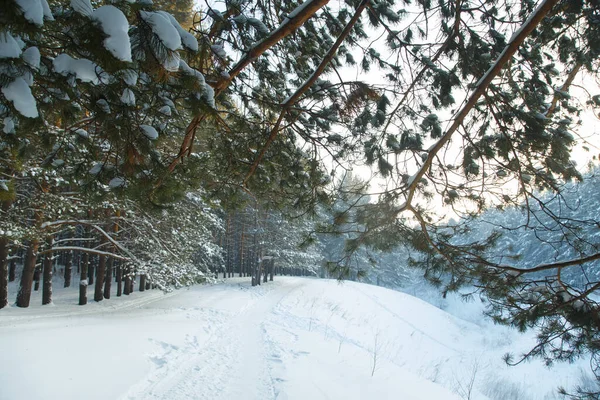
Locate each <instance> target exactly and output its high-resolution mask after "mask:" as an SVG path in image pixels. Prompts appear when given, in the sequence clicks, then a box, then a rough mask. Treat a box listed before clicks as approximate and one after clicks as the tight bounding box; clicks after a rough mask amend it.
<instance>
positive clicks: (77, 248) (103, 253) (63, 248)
mask: <svg viewBox="0 0 600 400" xmlns="http://www.w3.org/2000/svg"><path fill="white" fill-rule="evenodd" d="M55 251H81V252H84V253H90V254H96V255H100V256H107V257H113V258H117V259H119V260H124V261H130V260H131V259H130V258H128V257H123V256H121V255H118V254H115V253H111V252H108V251H102V250H95V249H89V248H87V247H80V246H59V247H53V248H51V249H47V250H43V251H40V252H38V253H37V254H38V256H39V255H42V254H48V253H53V252H55Z"/></svg>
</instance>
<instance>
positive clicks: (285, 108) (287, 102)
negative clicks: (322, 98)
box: [243, 0, 369, 186]
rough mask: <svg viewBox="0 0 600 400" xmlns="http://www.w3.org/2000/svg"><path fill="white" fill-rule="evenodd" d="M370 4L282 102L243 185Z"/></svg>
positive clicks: (361, 10)
mask: <svg viewBox="0 0 600 400" xmlns="http://www.w3.org/2000/svg"><path fill="white" fill-rule="evenodd" d="M368 4H369V0H363V1H362V3H361V4H360V5H359V6H358V8H357V9H356V12H355V13H354V15H353V16H352V19H351V20H350V21H349V22H348V24H347V25H346V27H345V28H344V30H343V31H342V33H341V34H340V36H339V37H338V38H337V40H336V41H335V43H334V44H333V46H331V48H330V49H329V51H328V52H327V54H326V55H325V57H324V58H323V60H321V63H320V64H319V66H318V67H317V69H316V70H315V72H313V74H312V75H311V76H310V77H309V78H308V79H307V80H306V81H305V82H304V84H302V86H300V87H299V88H298V89H296V91H295V92H294V93H293V94H292V95H291V96H290V97H288V98H287V99H286V100H285V101H284V102H283V103H282V104H281V108H282V109H281V112H280V114H279V118H277V122H276V123H275V126H274V127H273V129H272V130H271V134H270V135H269V137H268V138H267V141H266V143H265V144H264V146H263V147H262V148H261V150H260V152H259V154H258V156H257V157H256V159H255V160H254V163H253V164H252V167H250V171H249V172H248V174H247V175H246V178H244V183H243V186H246V184H247V183H248V180H249V179H250V178H251V177H252V175H254V173H255V172H256V169H257V168H258V165H259V164H260V162H261V161H262V159H263V157H264V156H265V153H266V152H267V149H268V148H269V146H270V145H271V143H272V142H273V140H275V138H276V137H277V134H278V133H279V132H280V131H281V122H282V121H283V118H284V116H285V114H286V113H287V112H288V110H289V109H290V108H291V107H292V106H293V105H294V104H295V103H296V102H297V101H298V100H299V99H300V97H301V96H302V95H303V94H304V93H306V91H307V90H308V89H309V88H310V87H311V86H312V85H313V84H314V83H315V82H316V81H317V79H319V76H321V75H322V74H323V72H324V71H325V68H327V65H329V63H330V62H331V60H333V57H334V56H335V54H336V53H337V50H338V48H339V47H340V46H341V45H342V43H343V42H344V41H345V40H346V38H347V37H348V35H349V34H350V32H351V31H352V28H353V27H354V25H355V24H356V22H357V21H358V19H359V18H360V15H361V14H362V12H363V10H364V9H365V7H367V5H368Z"/></svg>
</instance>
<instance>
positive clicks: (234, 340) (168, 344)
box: [0, 277, 587, 400]
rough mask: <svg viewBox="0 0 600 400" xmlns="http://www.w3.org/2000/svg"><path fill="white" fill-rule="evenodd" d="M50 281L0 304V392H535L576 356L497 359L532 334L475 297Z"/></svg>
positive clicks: (488, 395) (14, 399)
mask: <svg viewBox="0 0 600 400" xmlns="http://www.w3.org/2000/svg"><path fill="white" fill-rule="evenodd" d="M58 286H59V285H57V290H56V292H55V304H54V305H52V306H41V305H40V303H41V301H39V300H40V299H39V293H35V294H34V296H35V298H34V299H32V305H33V306H32V307H31V308H30V309H18V308H15V307H11V308H8V309H3V310H0V400H21V399H28V400H29V399H31V400H46V399H49V400H50V399H51V400H55V399H58V400H68V399H74V400H75V399H77V400H79V399H86V400H107V399H108V400H112V399H115V400H116V399H121V400H145V399H150V400H187V399H198V400H259V399H260V400H304V399H311V400H321V399H323V400H325V399H344V400H361V399H377V400H380V399H403V400H432V399H435V400H437V399H440V400H458V399H461V398H463V399H464V398H470V399H473V400H500V399H502V400H505V399H531V400H548V399H556V398H558V397H556V396H555V394H556V393H555V390H556V387H557V386H558V385H563V386H566V387H572V386H574V385H577V384H578V383H580V379H581V374H582V372H581V371H583V370H585V368H587V365H586V361H585V360H582V361H581V362H579V363H577V364H573V365H568V364H558V365H556V367H555V369H553V370H549V369H547V368H544V367H542V364H541V363H540V362H532V363H528V364H521V365H519V366H518V367H515V368H509V367H507V366H506V365H505V364H504V363H503V362H502V359H501V358H502V355H503V354H504V353H506V352H507V351H511V352H515V353H519V352H520V351H523V350H526V349H527V348H528V347H529V346H531V344H532V343H533V340H534V336H533V335H532V334H529V335H520V334H518V333H517V332H515V331H511V330H508V329H507V328H504V327H498V326H494V325H493V324H491V323H489V322H486V321H484V320H482V319H481V317H480V316H478V312H480V311H481V305H477V304H464V303H456V304H455V306H454V307H452V306H451V307H450V309H451V311H452V308H454V310H453V313H454V315H461V318H463V319H461V318H458V317H456V316H454V315H451V314H449V313H447V312H445V311H442V310H440V309H438V308H436V307H433V306H432V305H431V304H429V303H426V302H424V301H421V300H419V299H417V298H415V297H412V296H410V295H407V294H404V293H399V292H394V291H391V290H387V289H382V288H378V287H374V286H369V285H362V284H358V283H354V282H346V283H344V284H342V285H340V284H338V283H337V282H335V281H330V280H317V279H304V278H288V277H276V280H275V282H268V283H267V284H263V285H262V286H260V287H254V288H253V287H251V286H250V284H249V282H248V279H244V278H234V279H229V280H227V281H226V282H223V283H219V284H216V285H212V286H196V287H192V288H190V289H183V290H179V291H176V292H174V293H170V294H167V295H164V294H162V293H160V292H158V291H151V292H144V293H139V292H136V293H134V294H132V295H131V296H123V297H119V298H114V299H111V300H110V301H103V302H101V303H94V302H91V303H90V304H89V305H87V306H85V307H79V306H77V305H75V304H76V300H77V290H76V288H75V289H62V288H61V289H58ZM12 295H13V294H11V296H12ZM469 308H471V310H469ZM469 382H472V383H473V384H472V387H471V386H470V384H469ZM467 388H470V389H469V391H470V393H467V392H466V390H467Z"/></svg>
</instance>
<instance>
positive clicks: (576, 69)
mask: <svg viewBox="0 0 600 400" xmlns="http://www.w3.org/2000/svg"><path fill="white" fill-rule="evenodd" d="M582 66H583V62H581V61H578V62H577V63H576V64H575V66H573V69H572V70H571V72H569V75H568V76H567V80H566V81H565V83H563V85H562V87H561V88H560V91H561V92H567V91H568V90H569V87H570V86H571V84H572V83H573V80H574V79H575V77H576V76H577V74H578V73H579V70H580V69H581V67H582ZM559 97H560V95H559V94H558V93H556V92H555V93H554V97H553V98H552V103H551V104H550V107H549V108H548V111H546V118H550V117H551V116H552V114H554V111H555V110H556V104H557V103H558V99H559Z"/></svg>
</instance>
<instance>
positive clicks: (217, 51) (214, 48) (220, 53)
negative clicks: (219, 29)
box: [210, 44, 227, 59]
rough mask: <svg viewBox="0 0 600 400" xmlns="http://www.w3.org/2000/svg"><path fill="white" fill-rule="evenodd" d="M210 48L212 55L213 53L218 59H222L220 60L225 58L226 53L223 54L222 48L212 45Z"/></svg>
mask: <svg viewBox="0 0 600 400" xmlns="http://www.w3.org/2000/svg"><path fill="white" fill-rule="evenodd" d="M210 48H211V49H212V51H213V53H215V54H216V55H217V56H219V58H222V59H225V58H227V53H226V52H225V49H224V48H223V46H221V45H218V44H213V45H212V46H210Z"/></svg>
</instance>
